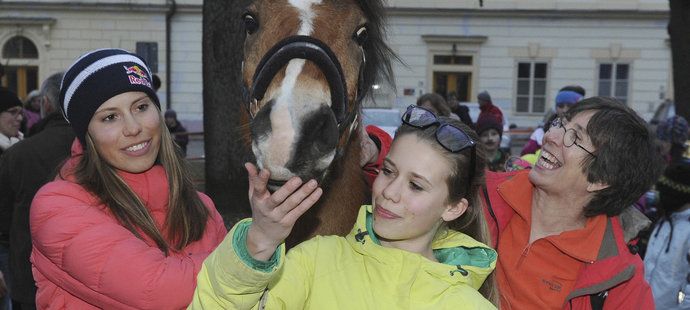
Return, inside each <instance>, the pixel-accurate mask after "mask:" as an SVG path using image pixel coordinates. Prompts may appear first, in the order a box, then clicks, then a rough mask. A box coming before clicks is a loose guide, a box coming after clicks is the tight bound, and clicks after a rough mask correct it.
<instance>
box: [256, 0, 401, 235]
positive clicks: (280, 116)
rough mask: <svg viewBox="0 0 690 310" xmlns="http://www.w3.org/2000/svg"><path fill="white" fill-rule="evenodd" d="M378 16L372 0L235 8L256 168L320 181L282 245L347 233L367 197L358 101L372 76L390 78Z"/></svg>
mask: <svg viewBox="0 0 690 310" xmlns="http://www.w3.org/2000/svg"><path fill="white" fill-rule="evenodd" d="M383 17H384V8H383V4H382V2H381V1H371V0H359V1H355V0H257V1H255V2H254V3H253V4H251V5H250V6H249V7H248V9H247V11H246V13H245V14H244V15H243V18H244V23H245V29H246V32H247V37H246V40H245V43H244V55H245V56H244V63H243V81H244V84H245V86H246V89H247V92H246V93H247V98H246V104H247V114H248V115H247V116H248V117H247V121H248V125H249V126H245V128H247V130H246V138H247V139H248V142H249V143H250V144H251V148H252V152H253V153H254V156H255V158H256V162H257V165H258V166H259V167H260V168H262V169H268V170H269V171H270V172H271V180H270V181H269V188H270V189H272V190H275V189H277V188H278V187H280V186H281V185H282V184H284V183H285V181H287V180H288V179H289V178H291V177H293V176H299V177H301V178H302V179H303V180H308V179H312V178H313V179H317V180H318V181H319V182H320V184H321V186H322V187H324V194H323V196H322V198H321V200H320V202H319V203H318V204H317V205H316V206H314V207H312V209H311V210H310V211H309V212H307V213H306V214H305V215H303V216H302V218H300V220H299V221H298V223H297V224H296V225H295V229H294V230H293V233H292V234H291V235H290V237H289V238H288V245H293V244H295V243H297V242H299V241H302V240H305V239H308V238H309V237H311V236H314V235H329V234H338V235H344V234H346V233H347V232H348V231H349V230H350V229H351V227H352V225H353V223H354V221H355V218H356V215H357V210H358V209H359V206H360V205H362V204H365V203H368V199H369V192H370V190H369V188H368V185H367V184H366V182H365V180H364V177H363V172H362V170H361V167H360V166H359V159H360V153H361V148H360V138H361V137H360V134H359V132H360V130H361V123H360V122H359V118H360V112H361V107H360V105H361V101H362V99H363V98H364V97H365V96H367V95H369V93H370V90H371V86H372V85H373V84H374V83H375V82H376V79H377V78H379V77H382V78H384V79H386V80H387V81H388V82H389V83H390V81H391V76H392V71H391V65H390V61H389V59H391V57H395V56H394V54H393V53H392V51H391V50H390V49H389V48H388V46H387V45H386V44H385V42H384V31H383Z"/></svg>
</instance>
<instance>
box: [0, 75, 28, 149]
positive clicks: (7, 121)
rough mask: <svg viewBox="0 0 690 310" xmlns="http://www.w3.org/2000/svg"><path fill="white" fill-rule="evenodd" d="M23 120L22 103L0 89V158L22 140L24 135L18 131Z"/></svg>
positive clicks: (14, 96) (13, 95) (4, 89)
mask: <svg viewBox="0 0 690 310" xmlns="http://www.w3.org/2000/svg"><path fill="white" fill-rule="evenodd" d="M23 119H24V114H22V101H21V100H19V98H18V97H17V95H16V94H15V93H13V92H12V91H10V90H9V89H7V88H0V156H2V153H3V152H4V151H5V150H7V149H8V148H9V147H10V146H12V145H14V144H15V143H17V142H19V141H20V140H22V139H24V134H23V133H22V132H21V131H19V128H20V127H21V125H22V120H23Z"/></svg>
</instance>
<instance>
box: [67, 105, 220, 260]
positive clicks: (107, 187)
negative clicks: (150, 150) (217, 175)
mask: <svg viewBox="0 0 690 310" xmlns="http://www.w3.org/2000/svg"><path fill="white" fill-rule="evenodd" d="M159 112H160V111H159ZM159 114H160V113H159ZM159 121H160V122H159V127H160V132H161V142H160V144H161V145H160V149H159V151H158V157H157V160H156V163H157V164H160V165H162V166H163V169H164V170H165V172H166V175H167V177H168V186H169V188H170V192H169V194H168V210H167V211H168V212H167V215H166V219H165V224H164V227H163V231H161V230H159V229H158V227H156V223H155V221H154V220H153V218H152V217H151V214H150V213H149V211H148V209H147V208H146V206H145V205H144V203H143V202H142V201H141V199H139V197H137V195H136V194H135V193H134V191H133V190H132V189H131V188H130V187H129V186H128V185H127V183H125V181H124V180H123V179H122V178H121V177H120V176H119V175H118V174H117V172H116V170H115V168H114V167H112V166H111V165H110V164H108V163H107V162H106V161H105V160H104V159H103V158H102V157H101V156H100V155H99V154H98V151H97V150H96V147H95V145H94V142H93V139H91V136H90V135H89V134H88V133H87V135H86V145H85V146H84V155H83V156H82V158H81V160H80V162H79V164H78V165H77V167H76V169H75V172H74V174H75V176H76V179H77V183H79V184H80V185H82V186H83V187H84V188H86V189H87V190H88V191H89V192H91V193H92V194H93V195H95V196H96V197H98V199H100V201H101V203H103V204H105V205H106V207H107V208H108V209H109V210H110V211H111V212H112V213H113V215H114V216H115V217H116V218H117V219H118V221H119V222H120V223H121V224H122V225H123V226H125V227H126V228H127V229H128V230H129V231H131V232H132V233H133V234H134V235H135V236H137V237H138V238H142V236H141V234H140V233H139V231H138V230H140V231H141V232H143V233H144V234H145V235H147V236H148V237H149V238H151V239H153V241H154V242H156V245H157V246H158V248H160V249H161V251H163V252H164V253H165V254H166V255H168V254H169V251H170V248H171V247H172V249H173V250H174V251H179V250H181V249H183V248H184V247H186V246H187V245H188V244H190V243H192V242H194V241H197V240H199V239H201V237H202V236H203V234H204V230H205V229H206V223H207V221H208V217H209V214H210V213H209V211H208V209H207V208H206V206H205V205H204V203H203V202H202V201H201V198H200V197H199V194H198V193H197V192H196V190H195V188H194V184H193V182H192V178H191V173H190V169H189V166H188V165H187V162H186V161H185V159H184V158H182V155H181V153H180V151H179V150H178V149H177V148H178V146H177V145H175V144H174V141H173V138H172V136H171V135H170V132H169V131H168V129H167V128H166V127H165V123H164V122H163V121H162V117H161V116H160V115H159ZM166 237H167V238H166ZM168 240H169V241H168ZM171 243H172V245H171Z"/></svg>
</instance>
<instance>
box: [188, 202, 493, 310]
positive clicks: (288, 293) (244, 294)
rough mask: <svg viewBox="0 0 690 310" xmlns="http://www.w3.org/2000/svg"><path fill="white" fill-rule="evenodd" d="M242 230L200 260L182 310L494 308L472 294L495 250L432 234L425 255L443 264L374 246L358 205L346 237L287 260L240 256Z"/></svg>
mask: <svg viewBox="0 0 690 310" xmlns="http://www.w3.org/2000/svg"><path fill="white" fill-rule="evenodd" d="M250 223H251V220H249V219H246V220H243V221H241V222H240V223H238V224H237V225H235V227H233V229H232V231H231V232H230V233H229V234H228V235H227V237H226V238H225V240H224V241H223V242H222V243H221V244H220V245H219V246H218V248H217V249H216V250H215V251H214V252H213V253H212V254H211V255H210V256H209V257H208V258H207V259H206V261H205V262H204V265H203V267H202V268H201V271H200V272H199V275H198V278H197V282H198V283H197V288H196V291H195V292H194V300H193V301H192V304H191V305H190V306H189V309H415V310H416V309H454V310H458V309H495V307H494V306H493V305H492V304H491V303H490V302H489V301H488V300H486V299H485V298H484V297H483V296H482V295H481V294H479V292H478V291H477V290H478V289H479V287H480V286H481V285H482V283H483V282H484V280H485V279H486V277H487V276H488V275H489V273H491V271H493V269H494V267H495V266H496V258H497V254H496V251H494V250H493V249H491V248H489V247H488V246H486V245H484V244H482V243H480V242H478V241H476V240H474V239H472V238H471V237H469V236H467V235H465V234H463V233H460V232H456V231H446V232H443V233H440V234H439V236H437V238H436V239H435V240H434V242H433V244H432V248H433V249H434V253H435V255H436V258H437V259H438V260H439V261H440V262H446V263H439V262H432V261H430V260H428V259H426V258H424V257H423V256H421V255H419V254H415V253H411V252H407V251H403V250H399V249H395V248H386V247H382V246H381V245H379V244H378V240H377V239H376V236H375V235H374V234H372V233H371V231H372V229H371V225H372V217H371V206H363V207H362V208H361V210H360V212H359V216H358V218H357V223H356V224H355V226H354V228H353V229H352V231H351V232H350V233H349V234H348V235H347V237H339V236H317V237H315V238H313V239H311V240H308V241H305V242H303V243H302V244H300V245H298V246H297V247H295V248H293V249H291V250H290V252H289V253H288V254H287V256H285V250H284V248H285V247H284V246H282V245H281V246H280V247H279V248H278V250H277V251H276V253H275V254H274V255H273V257H272V258H271V260H270V261H269V262H259V261H256V260H253V259H252V258H251V256H249V255H248V253H247V250H246V243H245V240H246V239H245V237H246V231H247V229H248V227H249V224H250ZM447 263H449V264H447ZM262 307H265V308H262Z"/></svg>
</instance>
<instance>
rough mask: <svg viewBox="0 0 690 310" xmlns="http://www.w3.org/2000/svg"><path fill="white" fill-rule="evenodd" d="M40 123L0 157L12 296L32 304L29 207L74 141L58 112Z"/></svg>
mask: <svg viewBox="0 0 690 310" xmlns="http://www.w3.org/2000/svg"><path fill="white" fill-rule="evenodd" d="M44 125H45V126H44V130H43V131H41V132H40V133H38V134H36V135H35V136H33V137H31V138H29V139H25V140H23V141H21V142H18V143H17V144H15V145H14V146H12V148H10V149H8V150H7V151H6V152H5V154H4V155H3V157H2V159H1V160H0V231H2V233H3V234H6V233H9V242H10V270H11V277H12V281H11V282H12V283H11V285H12V287H11V288H10V289H11V291H12V299H14V300H17V301H20V302H23V303H33V302H34V300H35V296H36V286H35V284H34V278H33V276H32V274H31V263H30V261H29V256H30V254H31V233H30V231H29V207H30V206H31V201H32V200H33V198H34V195H35V194H36V192H37V191H38V189H39V188H41V186H43V185H44V184H46V183H47V182H48V181H50V180H52V178H53V177H54V176H55V172H56V171H57V167H58V166H59V165H60V164H61V163H62V162H63V161H64V160H65V159H66V158H67V156H68V155H69V154H70V146H71V145H72V140H74V131H73V130H72V127H70V125H69V124H68V123H67V122H66V121H65V119H64V118H63V117H62V114H60V113H53V114H51V115H49V116H48V117H47V118H46V122H45V124H44ZM10 223H11V224H10Z"/></svg>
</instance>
